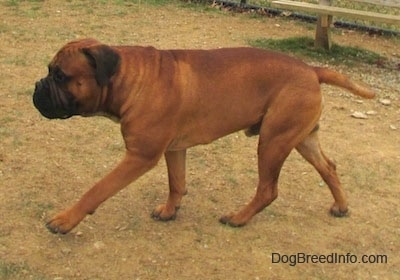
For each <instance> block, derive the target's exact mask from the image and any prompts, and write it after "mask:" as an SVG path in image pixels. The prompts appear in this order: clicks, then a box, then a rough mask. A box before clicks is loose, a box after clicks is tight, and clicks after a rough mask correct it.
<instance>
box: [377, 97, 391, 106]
mask: <svg viewBox="0 0 400 280" xmlns="http://www.w3.org/2000/svg"><path fill="white" fill-rule="evenodd" d="M379 103H381V104H382V105H385V106H389V105H390V104H392V101H390V100H389V99H387V98H383V99H379Z"/></svg>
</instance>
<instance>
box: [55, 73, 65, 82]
mask: <svg viewBox="0 0 400 280" xmlns="http://www.w3.org/2000/svg"><path fill="white" fill-rule="evenodd" d="M53 79H54V81H55V82H56V83H64V82H65V81H66V80H67V76H66V75H65V74H64V73H63V72H61V71H56V72H55V73H54V74H53Z"/></svg>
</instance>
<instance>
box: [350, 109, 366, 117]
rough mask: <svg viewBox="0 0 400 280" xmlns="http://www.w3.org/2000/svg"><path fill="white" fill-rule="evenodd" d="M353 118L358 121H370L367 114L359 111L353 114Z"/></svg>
mask: <svg viewBox="0 0 400 280" xmlns="http://www.w3.org/2000/svg"><path fill="white" fill-rule="evenodd" d="M351 116H352V117H353V118H356V119H368V116H367V115H366V114H364V113H363V112H359V111H355V112H354V113H353V114H351Z"/></svg>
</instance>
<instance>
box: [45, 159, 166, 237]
mask: <svg viewBox="0 0 400 280" xmlns="http://www.w3.org/2000/svg"><path fill="white" fill-rule="evenodd" d="M159 158H160V156H158V157H153V158H149V157H145V156H141V155H137V154H133V153H129V152H127V154H126V155H125V158H124V159H123V160H122V161H121V162H120V163H119V165H118V166H117V167H116V168H115V169H114V170H112V171H111V172H110V173H109V174H108V175H107V176H106V177H104V178H103V179H102V180H100V181H99V182H98V183H97V184H96V185H94V186H93V187H92V188H91V189H90V190H89V191H88V192H86V193H85V194H84V195H83V196H82V198H81V199H80V200H79V201H78V202H77V203H76V204H75V205H73V206H72V207H71V208H69V209H66V210H64V211H62V212H60V213H59V214H58V215H56V216H54V217H53V218H52V219H51V220H50V221H49V222H48V223H47V224H46V226H47V228H48V229H49V230H50V231H51V232H53V233H63V234H65V233H67V232H69V231H70V230H71V229H73V228H74V227H75V226H76V225H78V224H79V222H80V221H82V220H83V218H85V216H86V215H87V214H92V213H94V211H95V210H96V208H97V207H98V206H99V205H100V204H101V203H102V202H103V201H105V200H107V199H108V198H109V197H111V196H113V195H114V194H116V193H117V192H118V191H120V190H121V189H123V188H124V187H126V186H127V185H128V184H129V183H131V182H132V181H134V180H135V179H137V178H138V177H140V176H141V175H143V174H144V173H145V172H147V171H148V170H150V169H151V168H153V167H154V166H155V165H156V164H157V162H158V160H159Z"/></svg>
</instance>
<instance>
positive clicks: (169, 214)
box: [151, 204, 179, 222]
mask: <svg viewBox="0 0 400 280" xmlns="http://www.w3.org/2000/svg"><path fill="white" fill-rule="evenodd" d="M178 209H179V207H176V208H174V207H173V208H172V209H169V208H168V207H167V205H166V204H161V205H158V206H157V207H156V208H155V209H154V210H153V212H152V213H151V217H152V218H153V219H154V220H156V221H164V222H165V221H171V220H175V219H176V211H177V210H178Z"/></svg>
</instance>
